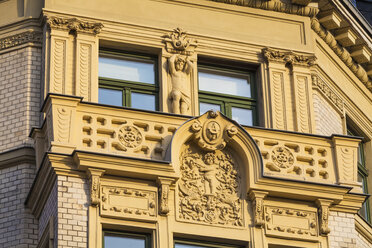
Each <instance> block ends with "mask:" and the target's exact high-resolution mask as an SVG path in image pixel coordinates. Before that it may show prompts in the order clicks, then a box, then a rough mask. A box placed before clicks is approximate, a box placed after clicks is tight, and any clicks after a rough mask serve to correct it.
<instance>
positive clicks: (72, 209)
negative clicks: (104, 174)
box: [57, 176, 89, 248]
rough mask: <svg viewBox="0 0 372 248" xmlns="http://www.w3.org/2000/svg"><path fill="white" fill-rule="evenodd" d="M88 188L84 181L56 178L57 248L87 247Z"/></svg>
mask: <svg viewBox="0 0 372 248" xmlns="http://www.w3.org/2000/svg"><path fill="white" fill-rule="evenodd" d="M88 196H89V188H88V184H87V182H86V180H85V179H81V178H76V177H66V176H58V220H57V221H58V247H59V248H71V247H87V244H88V235H87V232H88V207H89V198H88Z"/></svg>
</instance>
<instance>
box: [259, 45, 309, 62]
mask: <svg viewBox="0 0 372 248" xmlns="http://www.w3.org/2000/svg"><path fill="white" fill-rule="evenodd" d="M262 54H263V56H264V58H266V60H267V61H268V62H279V63H284V64H288V65H291V66H294V65H295V66H313V65H314V63H315V60H316V57H315V56H314V55H303V54H299V53H295V52H293V51H287V52H282V51H279V50H275V49H272V48H269V47H266V48H264V49H262Z"/></svg>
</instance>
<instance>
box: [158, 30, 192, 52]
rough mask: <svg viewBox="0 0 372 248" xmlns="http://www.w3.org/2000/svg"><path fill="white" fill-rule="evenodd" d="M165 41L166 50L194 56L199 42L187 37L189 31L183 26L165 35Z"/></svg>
mask: <svg viewBox="0 0 372 248" xmlns="http://www.w3.org/2000/svg"><path fill="white" fill-rule="evenodd" d="M163 38H164V40H163V42H164V43H165V50H166V51H167V52H168V53H171V54H182V55H186V56H192V55H193V54H194V51H195V48H196V47H197V46H198V42H197V41H196V40H194V39H192V38H188V37H187V32H186V31H184V30H183V29H182V28H175V29H174V30H173V32H171V33H169V34H165V35H164V36H163Z"/></svg>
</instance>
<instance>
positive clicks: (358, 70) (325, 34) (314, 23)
mask: <svg viewBox="0 0 372 248" xmlns="http://www.w3.org/2000/svg"><path fill="white" fill-rule="evenodd" d="M311 27H312V29H313V30H314V31H315V33H317V34H318V35H319V36H320V38H322V39H323V40H324V41H325V43H327V45H328V46H329V47H330V48H331V49H332V50H333V51H334V52H335V53H336V54H337V56H338V57H339V58H340V59H341V60H342V61H343V62H344V63H345V65H346V66H347V67H349V69H350V70H351V71H352V72H353V73H354V74H355V76H357V78H358V79H359V80H360V81H362V83H364V84H365V85H366V87H367V88H368V89H369V90H370V91H372V81H371V80H369V78H368V75H367V72H366V71H365V70H364V68H363V67H362V66H361V65H359V64H357V63H355V62H354V61H353V59H352V57H351V55H350V53H349V52H348V51H347V50H346V49H345V48H344V47H342V46H340V45H339V44H338V43H337V40H336V39H335V37H334V36H333V35H332V34H331V32H329V31H328V30H326V29H325V28H323V27H322V26H321V25H320V23H319V21H318V19H316V18H313V19H312V20H311Z"/></svg>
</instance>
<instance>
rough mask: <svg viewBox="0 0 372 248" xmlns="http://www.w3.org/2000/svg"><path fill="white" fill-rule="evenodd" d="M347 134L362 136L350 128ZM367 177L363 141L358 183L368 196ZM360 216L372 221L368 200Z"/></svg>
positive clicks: (359, 157) (360, 146)
mask: <svg viewBox="0 0 372 248" xmlns="http://www.w3.org/2000/svg"><path fill="white" fill-rule="evenodd" d="M347 134H348V135H352V136H361V135H360V134H359V133H358V132H356V131H355V130H354V129H352V128H351V127H350V126H348V127H347ZM367 177H368V170H367V168H366V161H365V157H364V142H363V141H362V142H360V143H359V148H358V181H359V182H361V183H362V188H363V193H365V194H368V187H367ZM359 214H360V215H361V216H362V217H363V218H364V219H365V220H367V221H368V222H370V221H371V218H370V213H369V201H368V200H367V201H365V202H364V204H363V206H362V208H361V209H360V210H359Z"/></svg>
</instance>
